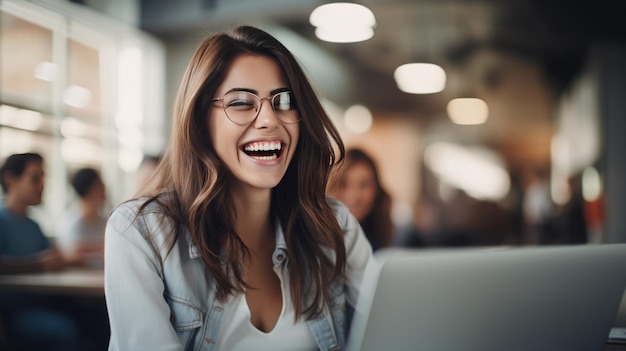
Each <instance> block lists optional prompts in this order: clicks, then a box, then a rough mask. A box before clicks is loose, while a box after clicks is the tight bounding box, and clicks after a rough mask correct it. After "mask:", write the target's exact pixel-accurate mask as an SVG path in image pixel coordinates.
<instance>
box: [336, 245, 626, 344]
mask: <svg viewBox="0 0 626 351" xmlns="http://www.w3.org/2000/svg"><path fill="white" fill-rule="evenodd" d="M376 257H377V259H379V260H380V261H381V262H382V268H381V271H380V275H379V277H378V279H372V280H371V281H369V282H368V281H366V282H364V290H363V291H366V292H368V291H370V292H371V293H369V294H367V293H366V294H365V295H364V297H365V298H363V299H360V300H359V302H358V304H357V311H358V312H355V316H354V320H353V324H352V329H351V331H350V337H349V340H348V347H347V349H348V350H350V351H357V350H358V351H381V350H394V351H401V350H411V351H413V350H425V351H439V350H441V351H451V350H466V351H489V350H497V351H502V350H513V351H517V350H520V351H522V350H523V351H528V350H532V351H542V350H558V351H560V350H568V351H572V350H584V351H590V350H604V348H605V345H606V343H607V340H608V339H609V333H610V331H611V327H612V325H613V322H614V320H615V317H616V314H617V311H618V308H619V305H620V301H621V299H622V296H623V293H624V289H625V287H626V244H596V245H578V246H541V247H517V248H488V249H485V248H469V249H433V250H424V249H422V250H419V249H412V250H408V249H388V250H387V251H386V252H383V253H377V255H376ZM368 286H369V287H368ZM368 289H371V290H368Z"/></svg>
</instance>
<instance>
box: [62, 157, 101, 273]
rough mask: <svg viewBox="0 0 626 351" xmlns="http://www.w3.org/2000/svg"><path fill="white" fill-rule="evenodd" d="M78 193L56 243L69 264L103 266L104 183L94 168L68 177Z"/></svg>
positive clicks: (82, 170)
mask: <svg viewBox="0 0 626 351" xmlns="http://www.w3.org/2000/svg"><path fill="white" fill-rule="evenodd" d="M71 184H72V188H73V189H74V191H75V192H76V194H77V196H78V203H77V207H76V208H75V209H73V210H72V211H70V214H69V220H68V221H67V225H66V226H65V228H64V230H63V231H62V232H61V233H60V236H59V247H60V248H61V250H62V251H63V254H64V255H65V257H66V259H67V260H68V262H69V263H70V264H74V265H81V266H85V265H86V266H102V265H103V263H104V230H105V228H106V223H107V216H106V214H105V213H104V211H105V204H106V199H107V197H106V187H105V185H104V182H103V181H102V178H101V177H100V173H99V172H98V171H97V170H95V169H93V168H82V169H80V170H78V171H77V172H76V173H75V174H74V175H73V177H72V179H71Z"/></svg>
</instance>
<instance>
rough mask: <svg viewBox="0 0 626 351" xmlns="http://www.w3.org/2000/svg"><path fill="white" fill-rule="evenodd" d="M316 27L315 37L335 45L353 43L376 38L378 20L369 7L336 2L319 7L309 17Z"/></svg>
mask: <svg viewBox="0 0 626 351" xmlns="http://www.w3.org/2000/svg"><path fill="white" fill-rule="evenodd" d="M309 22H310V23H311V24H312V25H313V26H315V27H316V29H315V35H316V36H317V37H318V38H319V39H321V40H324V41H328V42H333V43H351V42H358V41H364V40H367V39H370V38H371V37H373V36H374V28H375V27H376V18H375V17H374V13H372V11H371V10H370V9H368V8H367V7H365V6H363V5H359V4H354V3H347V2H336V3H331V4H325V5H321V6H319V7H317V8H316V9H315V10H313V12H311V15H310V16H309Z"/></svg>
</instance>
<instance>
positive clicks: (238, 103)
mask: <svg viewBox="0 0 626 351" xmlns="http://www.w3.org/2000/svg"><path fill="white" fill-rule="evenodd" d="M226 106H227V107H228V108H234V109H237V110H251V109H253V108H254V102H252V101H250V100H233V101H230V102H229V103H228V104H227V105H226Z"/></svg>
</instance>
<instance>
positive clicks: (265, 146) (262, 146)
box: [244, 141, 282, 151]
mask: <svg viewBox="0 0 626 351" xmlns="http://www.w3.org/2000/svg"><path fill="white" fill-rule="evenodd" d="M280 149H282V144H281V143H280V142H278V141H269V142H268V141H265V142H256V143H251V144H248V145H246V146H245V148H244V150H245V151H272V150H280Z"/></svg>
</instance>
